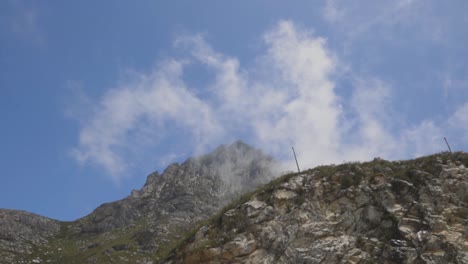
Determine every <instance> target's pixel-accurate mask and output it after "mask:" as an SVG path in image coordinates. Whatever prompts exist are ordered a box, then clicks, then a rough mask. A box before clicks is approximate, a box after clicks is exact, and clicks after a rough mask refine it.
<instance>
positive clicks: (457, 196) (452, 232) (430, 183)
mask: <svg viewBox="0 0 468 264" xmlns="http://www.w3.org/2000/svg"><path fill="white" fill-rule="evenodd" d="M467 167H468V155H467V154H465V153H454V154H449V153H443V154H438V155H433V156H429V157H424V158H419V159H416V160H411V161H401V162H388V161H384V160H381V159H375V160H374V161H373V162H368V163H348V164H343V165H340V166H322V167H318V168H315V169H312V170H309V171H305V172H303V173H298V174H290V175H286V176H283V177H281V178H279V179H278V180H275V181H273V182H272V183H270V184H268V185H266V186H264V187H263V188H261V189H259V190H257V191H255V192H253V193H250V194H248V195H246V196H244V197H243V199H241V200H240V201H239V202H237V203H234V204H232V205H231V206H229V207H227V208H225V209H224V210H223V211H221V212H219V213H218V214H217V215H216V216H214V217H212V218H211V219H210V222H209V223H207V224H205V225H203V226H202V227H200V228H199V229H198V230H197V231H196V233H194V235H193V236H191V237H190V238H188V239H186V240H185V241H184V243H183V244H182V245H181V246H180V247H178V248H177V249H176V250H174V251H173V253H172V255H171V257H170V258H168V259H166V261H165V263H173V264H175V263H441V264H442V263H468V220H467V219H468V191H467V190H468V169H467Z"/></svg>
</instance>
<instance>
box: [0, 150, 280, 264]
mask: <svg viewBox="0 0 468 264" xmlns="http://www.w3.org/2000/svg"><path fill="white" fill-rule="evenodd" d="M277 168H278V165H277V163H276V162H275V161H274V160H273V159H272V158H271V157H269V156H267V155H264V154H263V153H262V152H261V151H260V150H257V149H254V148H252V147H250V146H248V145H246V144H245V143H243V142H240V141H238V142H235V143H233V144H231V145H228V146H224V145H223V146H220V147H218V148H217V149H216V150H214V151H213V152H212V153H210V154H207V155H203V156H200V157H196V158H190V159H188V160H187V161H185V162H184V163H182V164H177V163H174V164H172V165H170V166H168V167H167V169H166V170H165V171H164V172H163V173H161V174H159V173H158V172H155V173H152V174H151V175H149V176H148V178H147V180H146V183H145V185H144V186H143V188H142V189H140V190H133V191H132V192H131V194H130V195H129V196H128V197H126V198H124V199H122V200H120V201H116V202H112V203H106V204H103V205H101V206H99V207H98V208H97V209H95V210H94V211H93V212H92V213H91V214H90V215H88V216H85V217H83V218H81V219H78V220H76V221H73V222H60V221H56V220H52V219H48V218H46V217H42V216H38V215H35V214H31V213H27V212H21V211H14V210H6V209H1V210H0V263H148V264H149V263H157V262H159V261H160V260H161V259H162V258H163V257H165V256H167V254H168V252H170V250H171V249H172V248H173V247H174V246H175V245H176V244H177V241H179V240H180V239H182V238H183V236H184V234H186V233H187V232H188V231H190V230H191V229H193V228H194V227H195V226H196V224H197V223H199V222H200V221H202V220H205V219H207V218H208V217H209V216H210V215H212V214H214V213H215V212H216V211H217V210H219V209H221V208H222V207H223V206H226V205H227V204H229V203H230V202H232V200H233V199H235V198H237V197H239V196H240V194H243V193H246V192H248V191H252V190H254V189H255V188H256V187H257V186H259V185H261V184H265V183H267V182H269V181H271V180H272V179H273V178H274V177H275V176H276V175H277V173H278V172H277V171H278V170H277Z"/></svg>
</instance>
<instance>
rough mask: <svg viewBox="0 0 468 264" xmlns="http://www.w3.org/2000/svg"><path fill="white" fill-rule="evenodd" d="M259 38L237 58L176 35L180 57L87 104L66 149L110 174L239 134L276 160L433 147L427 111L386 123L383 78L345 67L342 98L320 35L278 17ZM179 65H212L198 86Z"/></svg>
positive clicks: (459, 116)
mask: <svg viewBox="0 0 468 264" xmlns="http://www.w3.org/2000/svg"><path fill="white" fill-rule="evenodd" d="M263 40H264V45H265V50H264V52H262V53H261V54H259V55H258V57H257V58H256V61H257V63H256V64H255V65H254V66H252V67H249V68H246V67H243V66H242V65H241V63H240V61H239V60H238V59H237V58H235V57H232V56H228V55H225V54H222V53H220V52H218V51H216V50H214V49H213V48H212V47H211V46H210V45H209V44H208V43H207V42H206V41H205V40H204V38H203V37H202V36H200V35H191V36H181V37H179V38H177V39H176V41H175V48H176V49H182V50H185V51H186V54H185V55H184V56H182V58H177V59H168V60H165V61H162V62H160V63H159V64H158V66H157V67H156V68H155V69H154V70H152V71H150V72H148V73H140V74H135V75H134V76H133V77H132V78H129V79H130V80H128V81H125V82H122V83H121V84H120V85H118V86H116V87H114V88H111V89H109V91H108V93H106V94H105V95H104V96H103V97H102V98H101V99H100V100H99V101H98V102H97V103H96V104H95V105H96V106H95V107H94V109H93V110H92V114H91V115H90V116H88V117H87V118H85V120H84V122H83V124H82V126H81V129H80V138H79V143H78V145H77V146H76V147H75V148H74V149H73V155H74V157H75V158H76V159H77V160H78V161H80V162H82V163H92V164H95V165H98V166H100V167H102V168H104V169H105V170H107V171H108V173H109V174H110V175H112V177H113V178H114V180H115V181H117V182H118V181H119V180H120V178H121V177H123V175H125V172H126V170H127V169H128V167H129V166H131V165H132V163H138V162H143V161H144V158H142V157H145V154H148V153H151V151H154V150H155V149H157V148H159V147H161V146H162V145H163V143H165V142H167V141H170V142H172V144H177V145H184V146H186V148H185V149H186V150H187V151H190V152H191V153H195V152H200V151H204V150H206V149H207V148H211V147H213V146H215V145H216V144H219V143H228V142H226V141H230V140H233V139H235V138H237V137H244V138H248V139H249V141H250V142H251V143H254V144H255V145H256V146H257V147H260V148H262V149H264V150H265V151H267V152H268V153H271V154H273V155H274V156H276V157H278V158H280V159H283V160H285V161H286V162H288V160H289V157H290V146H291V145H293V146H295V147H296V150H297V152H298V156H299V159H300V161H301V166H302V167H310V166H313V165H317V164H323V163H330V162H341V161H343V160H359V159H367V158H372V157H374V156H383V157H386V158H401V157H405V156H408V155H410V156H411V155H414V154H425V153H428V152H432V151H437V150H441V149H439V145H438V143H437V140H440V139H439V138H440V137H442V129H441V128H440V127H438V126H436V125H435V123H434V122H433V121H431V120H426V121H424V122H422V123H421V124H411V125H410V126H409V127H408V128H405V127H398V128H395V127H396V124H397V123H398V122H399V120H398V117H397V115H393V113H395V112H396V110H394V109H392V108H391V105H392V104H391V103H390V102H391V100H392V92H391V91H392V87H391V86H390V85H388V84H386V83H385V82H383V81H382V80H379V79H378V78H377V77H366V78H364V77H362V76H361V77H359V76H357V75H355V76H357V77H353V79H354V81H353V82H352V85H351V86H352V87H351V88H350V89H352V91H351V93H350V94H351V96H350V98H346V97H343V96H340V95H339V94H338V93H337V92H336V85H337V81H336V79H335V78H336V77H334V76H335V75H336V73H337V72H339V71H340V70H341V69H340V66H339V65H338V62H339V61H338V59H337V58H336V55H335V54H334V53H333V51H331V50H330V49H329V48H328V46H327V41H326V39H324V38H321V37H319V36H316V35H314V33H313V32H312V31H309V30H307V29H304V28H301V27H298V26H297V25H295V24H294V23H292V22H290V21H281V22H279V23H278V24H277V25H276V26H275V27H274V28H273V29H271V30H270V31H268V32H266V33H265V34H264V35H263ZM188 65H190V66H193V65H196V67H201V68H204V69H206V70H207V71H209V72H210V73H212V75H211V76H212V78H211V79H209V80H208V81H207V83H206V87H208V89H206V90H207V91H208V93H206V92H205V93H199V92H198V91H197V88H196V87H191V86H190V83H187V82H186V81H184V80H185V79H184V77H185V76H184V69H185V68H186V67H188ZM353 76H354V75H353ZM466 108H467V109H468V107H466ZM466 111H468V110H466V109H465V108H461V109H459V110H458V111H457V113H455V115H454V116H453V117H452V118H451V119H450V120H451V121H450V122H449V123H450V124H454V125H453V126H454V127H455V126H456V124H458V123H459V122H460V121H466V120H465V119H466V118H465V116H468V115H466V113H465V112H466ZM465 123H468V122H465ZM166 147H167V146H166ZM142 153H143V155H142ZM166 153H174V152H173V150H166ZM175 156H177V154H174V156H173V157H175Z"/></svg>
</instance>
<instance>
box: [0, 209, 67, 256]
mask: <svg viewBox="0 0 468 264" xmlns="http://www.w3.org/2000/svg"><path fill="white" fill-rule="evenodd" d="M59 230H60V223H59V222H58V221H55V220H52V219H49V218H46V217H42V216H39V215H35V214H32V213H28V212H23V211H15V210H7V209H0V262H1V263H14V259H15V256H16V255H17V254H21V255H29V254H31V253H32V252H33V250H34V248H35V247H38V246H42V245H45V244H47V243H48V241H49V239H50V238H51V237H53V236H54V235H55V234H57V233H58V231H59Z"/></svg>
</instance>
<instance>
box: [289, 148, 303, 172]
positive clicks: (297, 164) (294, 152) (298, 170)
mask: <svg viewBox="0 0 468 264" xmlns="http://www.w3.org/2000/svg"><path fill="white" fill-rule="evenodd" d="M291 148H292V150H293V154H294V159H295V160H296V166H297V172H301V170H300V169H299V163H297V157H296V151H294V147H291Z"/></svg>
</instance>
